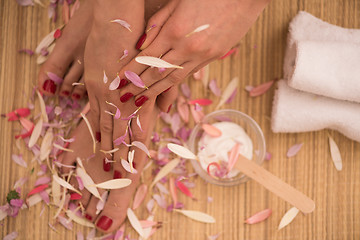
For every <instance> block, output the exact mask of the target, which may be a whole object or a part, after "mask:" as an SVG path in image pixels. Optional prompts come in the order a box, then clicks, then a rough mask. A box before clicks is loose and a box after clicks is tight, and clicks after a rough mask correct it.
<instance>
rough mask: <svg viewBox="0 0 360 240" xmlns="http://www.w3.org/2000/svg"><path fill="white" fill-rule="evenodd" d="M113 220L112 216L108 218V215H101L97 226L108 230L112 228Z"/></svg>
mask: <svg viewBox="0 0 360 240" xmlns="http://www.w3.org/2000/svg"><path fill="white" fill-rule="evenodd" d="M112 222H113V220H112V219H111V218H108V217H107V216H101V218H100V219H99V221H98V222H97V224H96V226H97V227H98V228H101V229H102V230H104V231H106V230H108V229H109V228H110V226H111V224H112Z"/></svg>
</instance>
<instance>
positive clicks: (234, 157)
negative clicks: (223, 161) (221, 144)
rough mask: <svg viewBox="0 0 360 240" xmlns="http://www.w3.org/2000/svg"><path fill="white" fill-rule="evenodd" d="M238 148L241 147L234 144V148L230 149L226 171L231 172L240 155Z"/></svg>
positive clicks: (238, 144)
mask: <svg viewBox="0 0 360 240" xmlns="http://www.w3.org/2000/svg"><path fill="white" fill-rule="evenodd" d="M240 147H241V144H240V143H236V144H235V145H234V147H232V149H231V151H230V156H229V161H228V166H227V169H228V171H231V170H232V169H233V167H234V165H235V163H236V162H237V160H238V158H239V154H240Z"/></svg>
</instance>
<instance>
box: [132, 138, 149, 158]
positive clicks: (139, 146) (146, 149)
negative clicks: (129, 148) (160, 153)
mask: <svg viewBox="0 0 360 240" xmlns="http://www.w3.org/2000/svg"><path fill="white" fill-rule="evenodd" d="M131 145H133V146H135V147H138V148H140V149H141V150H142V151H144V152H145V153H146V155H148V157H149V158H151V156H150V152H149V149H148V148H147V147H146V146H145V144H143V143H142V142H139V141H133V142H132V143H131Z"/></svg>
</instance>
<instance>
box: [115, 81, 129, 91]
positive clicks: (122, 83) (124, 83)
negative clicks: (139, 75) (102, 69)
mask: <svg viewBox="0 0 360 240" xmlns="http://www.w3.org/2000/svg"><path fill="white" fill-rule="evenodd" d="M127 84H128V81H127V80H126V79H121V81H120V84H119V86H118V88H117V89H121V88H123V87H125V86H126V85H127Z"/></svg>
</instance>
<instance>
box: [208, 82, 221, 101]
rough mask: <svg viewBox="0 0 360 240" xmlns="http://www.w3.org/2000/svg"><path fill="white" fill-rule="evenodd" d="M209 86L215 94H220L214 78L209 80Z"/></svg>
mask: <svg viewBox="0 0 360 240" xmlns="http://www.w3.org/2000/svg"><path fill="white" fill-rule="evenodd" d="M209 88H210V90H211V91H212V92H213V93H214V94H215V96H218V97H220V96H221V89H220V88H219V87H218V85H217V83H216V80H215V79H213V80H211V81H210V83H209Z"/></svg>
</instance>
